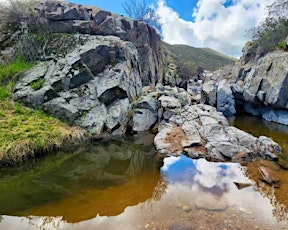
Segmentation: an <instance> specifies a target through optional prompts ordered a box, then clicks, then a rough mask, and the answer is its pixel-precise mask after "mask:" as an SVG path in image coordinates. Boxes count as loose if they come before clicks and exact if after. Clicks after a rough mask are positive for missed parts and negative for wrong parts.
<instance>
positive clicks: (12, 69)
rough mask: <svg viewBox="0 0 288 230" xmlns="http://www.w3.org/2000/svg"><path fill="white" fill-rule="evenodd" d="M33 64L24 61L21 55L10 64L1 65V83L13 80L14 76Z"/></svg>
mask: <svg viewBox="0 0 288 230" xmlns="http://www.w3.org/2000/svg"><path fill="white" fill-rule="evenodd" d="M32 65H33V64H31V63H29V62H26V61H24V59H23V58H22V57H19V58H17V59H15V60H14V61H12V62H11V63H9V64H8V65H5V66H4V65H0V83H1V85H3V84H5V83H8V82H9V81H13V77H14V76H15V75H17V74H19V73H21V72H23V71H25V70H27V69H29V68H31V66H32Z"/></svg>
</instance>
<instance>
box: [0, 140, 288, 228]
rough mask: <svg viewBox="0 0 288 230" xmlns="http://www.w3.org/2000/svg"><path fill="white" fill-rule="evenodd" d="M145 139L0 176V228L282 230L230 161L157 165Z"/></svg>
mask: <svg viewBox="0 0 288 230" xmlns="http://www.w3.org/2000/svg"><path fill="white" fill-rule="evenodd" d="M152 140H153V136H149V135H148V136H138V137H133V138H130V139H127V140H116V141H111V142H109V143H108V142H106V143H105V142H103V143H97V144H94V145H89V146H82V147H79V148H77V149H73V150H67V151H66V152H65V153H58V154H57V155H54V156H50V157H47V158H45V159H42V160H40V161H39V162H35V163H33V164H29V165H26V166H23V167H22V168H17V172H16V169H1V170H0V175H1V177H0V194H1V195H0V215H2V217H1V216H0V229H5V230H6V229H103V230H104V229H105V230H107V229H117V230H118V229H120V230H122V229H123V230H129V229H131V230H132V229H133V230H134V229H169V230H170V229H172V230H176V229H177V230H179V229H187V230H188V229H215V230H216V229H217V230H218V229H223V230H224V229H287V226H288V225H287V222H286V221H283V219H285V218H286V217H284V218H283V217H282V216H281V215H280V214H279V212H276V211H275V210H276V205H275V203H272V204H271V197H267V196H266V194H267V193H265V192H259V191H257V190H256V189H255V188H256V187H255V186H248V187H245V188H243V189H240V190H239V189H238V188H237V187H236V186H235V182H238V183H248V184H249V183H251V181H250V180H249V179H248V178H247V177H246V176H245V172H246V171H245V170H244V169H243V168H242V167H241V166H240V165H239V164H235V163H233V164H232V163H231V164H229V163H211V162H207V161H206V160H203V159H201V160H192V159H189V158H187V157H185V156H182V157H169V158H165V159H164V160H160V159H158V158H157V157H156V156H155V149H154V148H153V141H152Z"/></svg>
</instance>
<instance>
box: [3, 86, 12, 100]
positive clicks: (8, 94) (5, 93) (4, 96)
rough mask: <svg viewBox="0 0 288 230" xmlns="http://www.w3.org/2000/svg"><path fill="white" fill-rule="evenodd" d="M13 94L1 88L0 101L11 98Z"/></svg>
mask: <svg viewBox="0 0 288 230" xmlns="http://www.w3.org/2000/svg"><path fill="white" fill-rule="evenodd" d="M10 96H11V93H10V91H9V90H7V89H6V87H0V100H2V99H5V98H7V97H10Z"/></svg>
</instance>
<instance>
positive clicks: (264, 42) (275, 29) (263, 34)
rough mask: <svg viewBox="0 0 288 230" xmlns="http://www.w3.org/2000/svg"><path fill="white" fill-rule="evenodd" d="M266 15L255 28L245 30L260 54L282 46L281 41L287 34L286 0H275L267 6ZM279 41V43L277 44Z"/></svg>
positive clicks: (287, 5) (287, 3)
mask: <svg viewBox="0 0 288 230" xmlns="http://www.w3.org/2000/svg"><path fill="white" fill-rule="evenodd" d="M267 11H268V17H267V18H266V19H265V21H264V22H263V23H262V24H261V25H259V26H258V27H256V28H253V29H251V30H249V31H248V32H247V34H248V36H249V37H251V38H252V39H253V40H254V41H256V42H257V44H258V47H259V48H258V52H259V54H260V55H261V56H263V55H265V54H266V53H268V52H270V51H273V50H275V49H276V48H277V47H279V45H280V48H284V44H283V43H282V42H283V41H284V40H285V38H286V36H287V35H288V17H287V15H288V0H275V1H274V3H272V4H271V5H270V6H268V8H267ZM279 43H280V44H279Z"/></svg>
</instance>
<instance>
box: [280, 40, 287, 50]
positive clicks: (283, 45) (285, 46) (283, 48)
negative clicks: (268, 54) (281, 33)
mask: <svg viewBox="0 0 288 230" xmlns="http://www.w3.org/2000/svg"><path fill="white" fill-rule="evenodd" d="M278 47H279V48H280V49H282V50H286V48H287V45H286V42H284V41H282V42H278Z"/></svg>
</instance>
